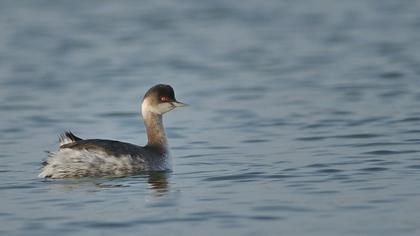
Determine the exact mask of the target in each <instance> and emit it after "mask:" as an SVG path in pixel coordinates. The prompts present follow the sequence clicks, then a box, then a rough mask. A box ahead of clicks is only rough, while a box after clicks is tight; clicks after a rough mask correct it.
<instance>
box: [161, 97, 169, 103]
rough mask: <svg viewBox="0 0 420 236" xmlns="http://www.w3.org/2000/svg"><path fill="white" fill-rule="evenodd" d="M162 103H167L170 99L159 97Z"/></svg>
mask: <svg viewBox="0 0 420 236" xmlns="http://www.w3.org/2000/svg"><path fill="white" fill-rule="evenodd" d="M160 100H161V101H162V102H168V101H169V100H170V99H169V98H168V97H160Z"/></svg>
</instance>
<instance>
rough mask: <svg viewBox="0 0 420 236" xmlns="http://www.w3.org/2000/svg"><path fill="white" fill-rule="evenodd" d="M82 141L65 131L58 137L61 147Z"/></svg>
mask: <svg viewBox="0 0 420 236" xmlns="http://www.w3.org/2000/svg"><path fill="white" fill-rule="evenodd" d="M80 140H82V139H81V138H79V137H77V136H76V135H74V134H73V133H72V132H70V131H66V132H64V133H63V134H61V135H60V137H59V141H60V146H63V145H64V144H68V143H73V142H77V141H80Z"/></svg>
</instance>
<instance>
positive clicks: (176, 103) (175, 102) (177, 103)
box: [172, 101, 188, 107]
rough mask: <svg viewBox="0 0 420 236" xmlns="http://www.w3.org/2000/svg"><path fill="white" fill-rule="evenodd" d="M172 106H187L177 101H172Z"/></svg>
mask: <svg viewBox="0 0 420 236" xmlns="http://www.w3.org/2000/svg"><path fill="white" fill-rule="evenodd" d="M172 104H173V105H174V106H175V107H186V106H188V104H185V103H183V102H178V101H174V102H172Z"/></svg>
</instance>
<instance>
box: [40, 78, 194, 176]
mask: <svg viewBox="0 0 420 236" xmlns="http://www.w3.org/2000/svg"><path fill="white" fill-rule="evenodd" d="M185 105H186V104H184V103H182V102H178V101H177V100H176V99H175V93H174V90H173V88H172V87H171V86H170V85H165V84H158V85H155V86H153V87H152V88H150V89H149V90H148V91H147V92H146V94H145V95H144V98H143V100H142V104H141V114H142V116H143V120H144V125H145V127H146V132H147V140H148V142H147V144H146V145H145V146H144V147H142V146H137V145H134V144H130V143H125V142H120V141H114V140H104V139H81V138H79V137H77V136H76V135H74V134H73V133H72V132H70V131H68V132H65V133H63V134H62V135H61V136H60V138H59V141H60V147H59V149H58V151H57V152H51V153H50V154H49V157H48V159H47V160H46V161H44V163H43V168H42V172H41V173H40V174H39V177H43V178H80V177H104V176H126V175H131V174H135V173H139V172H145V171H166V170H170V169H171V156H170V153H169V149H168V141H167V138H166V134H165V129H164V127H163V122H162V115H163V114H164V113H166V112H168V111H171V110H173V109H174V108H176V107H182V106H185Z"/></svg>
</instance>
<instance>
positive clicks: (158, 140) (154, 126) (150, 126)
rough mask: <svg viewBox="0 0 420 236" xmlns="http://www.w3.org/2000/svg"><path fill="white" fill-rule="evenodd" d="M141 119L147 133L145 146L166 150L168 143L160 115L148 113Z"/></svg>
mask: <svg viewBox="0 0 420 236" xmlns="http://www.w3.org/2000/svg"><path fill="white" fill-rule="evenodd" d="M142 113H143V112H142ZM143 119H144V125H145V127H146V132H147V141H148V142H147V145H148V146H151V147H156V148H159V149H163V150H166V149H167V147H168V141H167V139H166V133H165V128H164V127H163V122H162V115H159V114H156V113H153V112H150V111H148V112H144V113H143Z"/></svg>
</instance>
